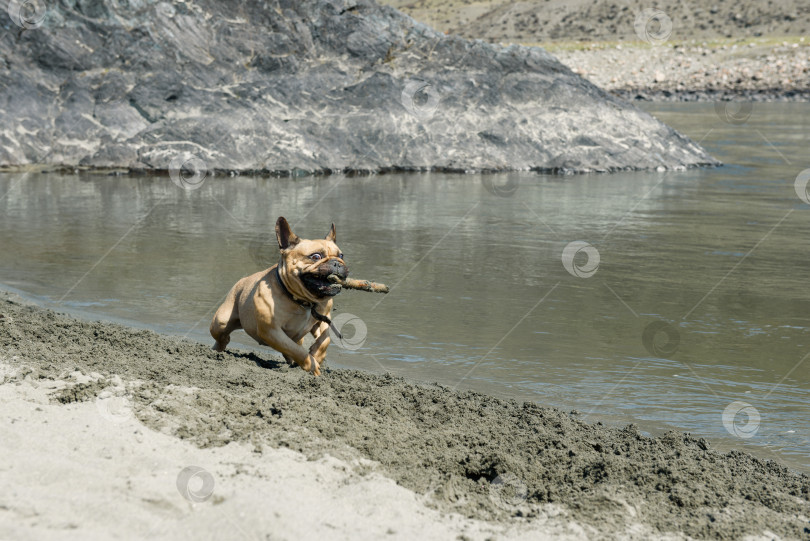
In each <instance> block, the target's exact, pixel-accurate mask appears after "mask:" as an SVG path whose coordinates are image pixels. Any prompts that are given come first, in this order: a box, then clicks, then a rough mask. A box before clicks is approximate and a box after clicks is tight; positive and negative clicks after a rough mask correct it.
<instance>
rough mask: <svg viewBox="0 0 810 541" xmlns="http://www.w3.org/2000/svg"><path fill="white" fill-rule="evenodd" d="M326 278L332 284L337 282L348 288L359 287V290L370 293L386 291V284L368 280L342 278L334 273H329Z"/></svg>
mask: <svg viewBox="0 0 810 541" xmlns="http://www.w3.org/2000/svg"><path fill="white" fill-rule="evenodd" d="M328 280H329V281H330V282H332V283H333V284H338V285H339V286H341V287H345V288H348V289H359V290H361V291H371V292H372V293H388V286H387V285H385V284H378V283H376V282H369V281H368V280H355V279H354V278H346V279H345V280H342V279H341V278H340V276H338V275H336V274H330V275H329V278H328Z"/></svg>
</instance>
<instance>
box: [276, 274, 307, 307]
mask: <svg viewBox="0 0 810 541" xmlns="http://www.w3.org/2000/svg"><path fill="white" fill-rule="evenodd" d="M276 280H278V285H279V286H281V291H283V292H284V294H285V295H287V297H289V298H290V300H292V301H293V302H294V303H295V304H297V305H298V306H301V307H302V308H314V307H315V303H314V302H310V301H305V300H303V299H298V298H296V297H295V296H294V295H293V294H292V293H290V290H289V289H287V286H285V285H284V281H283V280H282V279H281V274H279V272H278V265H276Z"/></svg>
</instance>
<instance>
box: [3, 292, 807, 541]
mask: <svg viewBox="0 0 810 541" xmlns="http://www.w3.org/2000/svg"><path fill="white" fill-rule="evenodd" d="M0 314H3V315H4V317H3V318H0V326H2V327H3V330H4V331H5V332H4V333H3V335H2V337H1V338H0V346H2V349H0V354H1V355H2V358H3V359H4V363H7V364H10V365H13V366H15V367H16V368H17V369H18V370H19V369H22V370H24V371H25V374H27V375H23V376H22V377H19V374H20V373H18V377H16V378H9V377H5V378H4V380H3V385H0V387H7V386H8V385H18V384H19V383H20V382H21V381H22V380H25V381H29V382H33V383H35V384H39V385H44V384H48V383H49V382H54V381H57V380H59V381H62V380H71V377H72V378H73V379H72V381H73V382H74V383H73V384H72V385H68V386H67V387H66V388H64V389H61V390H59V391H57V392H56V393H55V394H53V395H52V398H51V400H52V402H53V401H54V400H56V401H57V402H60V403H62V404H67V405H68V406H69V407H79V406H80V405H81V404H83V403H85V402H88V401H96V402H98V400H99V397H100V396H103V395H104V394H105V393H109V392H110V390H111V389H112V390H113V391H115V392H116V393H118V395H119V396H120V397H123V398H124V399H125V400H126V401H127V403H128V404H129V405H130V409H131V413H132V416H133V417H134V419H136V420H137V422H139V423H141V424H142V425H144V427H145V428H144V429H148V430H153V431H155V432H158V433H162V434H163V435H165V436H167V437H169V438H170V439H172V440H182V441H183V442H184V443H188V444H192V445H193V446H194V447H197V448H200V449H222V448H223V447H227V446H229V445H232V444H238V445H248V446H251V447H252V448H253V449H254V453H256V454H258V455H259V456H262V455H263V453H268V454H272V453H274V452H276V451H277V450H278V449H279V448H287V449H288V450H292V451H294V452H297V453H301V454H303V455H305V456H307V457H308V458H309V459H310V460H313V459H314V460H320V459H322V458H323V457H324V456H332V457H336V458H337V459H339V460H344V461H349V462H351V461H357V460H360V461H371V463H373V464H374V465H375V466H374V468H373V469H374V471H376V472H378V473H380V474H382V475H383V476H385V477H388V478H390V479H393V480H394V481H395V482H396V483H397V484H398V485H400V486H401V487H403V488H404V489H407V490H410V491H413V492H414V493H416V494H418V495H423V496H422V497H424V498H425V502H426V504H427V505H428V507H430V508H433V509H435V510H438V511H439V512H440V513H454V514H458V515H461V516H466V517H467V518H474V519H476V520H483V521H485V522H486V523H487V524H490V525H493V527H495V526H497V527H498V528H501V529H502V528H506V527H512V526H515V525H516V524H518V523H520V524H521V525H522V526H521V528H524V527H528V528H530V529H531V528H534V529H535V530H532V531H541V530H542V528H544V527H548V526H549V517H550V515H549V513H552V511H551V507H550V506H553V507H554V509H557V511H554V512H559V509H562V510H563V511H564V512H563V516H564V518H565V521H567V522H570V523H571V524H576V525H581V528H584V530H582V533H585V532H586V531H591V532H596V531H598V532H600V534H602V535H604V536H605V537H607V538H611V537H618V536H623V535H624V536H626V535H627V534H628V532H636V533H638V534H639V536H637V538H649V537H650V536H651V535H653V536H665V535H667V534H669V533H672V532H677V533H678V534H685V535H689V536H694V537H715V538H721V539H722V538H732V537H733V538H737V537H740V536H742V535H754V536H758V535H767V534H766V533H765V532H772V533H775V534H777V535H782V536H787V537H795V538H799V537H802V536H805V535H806V533H807V531H808V530H807V528H810V519H808V518H807V516H806V515H807V509H808V508H809V507H810V477H808V476H807V475H803V474H798V473H796V472H793V471H790V470H789V469H788V468H786V467H784V466H781V465H779V464H777V463H775V462H772V461H763V460H760V459H757V458H754V457H752V456H750V455H747V454H745V453H742V452H739V451H731V452H730V453H727V454H721V453H718V452H717V451H715V450H713V449H712V448H711V446H710V444H709V443H708V442H707V441H705V440H703V439H697V438H693V437H691V436H689V435H686V434H680V433H676V432H670V433H667V434H666V435H664V436H663V437H660V438H654V437H652V438H651V437H646V436H643V435H641V434H640V433H639V432H638V429H637V428H636V427H634V426H632V425H630V426H627V427H624V428H610V427H605V426H603V425H601V423H597V424H595V425H589V424H587V423H584V422H583V421H581V420H579V419H578V418H577V416H576V414H574V413H565V412H563V411H560V410H556V409H553V408H546V407H541V406H538V405H536V404H530V403H522V404H521V403H517V402H515V401H509V400H500V399H496V398H493V397H490V396H487V395H483V394H480V393H475V392H469V391H467V392H456V391H452V390H450V389H449V388H447V387H442V386H439V385H435V384H432V385H431V384H421V383H415V382H411V381H407V380H404V379H402V378H398V377H392V376H390V375H384V376H377V375H372V374H369V373H362V372H357V371H351V370H329V371H327V372H326V373H325V374H324V375H323V376H322V377H320V378H312V377H311V376H309V375H307V374H305V373H303V372H302V371H300V370H295V369H290V368H287V367H286V365H285V363H283V362H281V361H279V360H278V359H277V358H276V357H277V356H276V355H275V354H274V352H272V351H270V350H269V349H268V350H267V351H266V352H264V353H261V354H256V353H247V352H240V351H238V350H237V351H226V352H225V353H215V352H213V351H211V350H210V349H209V348H208V347H207V346H204V345H201V344H196V343H191V342H189V341H184V340H180V339H177V338H172V337H167V336H163V335H158V334H156V333H154V332H151V331H146V330H138V329H133V328H129V327H124V326H121V325H117V324H112V323H101V322H92V321H85V320H80V319H76V318H74V317H71V316H66V315H61V314H58V313H55V312H53V311H51V310H48V309H44V308H40V307H37V306H35V305H33V304H31V303H29V302H25V301H23V300H22V299H20V298H18V297H15V296H14V295H13V294H8V293H0ZM77 372H78V373H81V374H82V376H76V373H77ZM71 374H73V376H71ZM77 378H78V379H77ZM82 378H85V379H84V380H82ZM87 378H90V379H89V380H88V379H87ZM81 381H84V383H82V382H81ZM116 382H117V383H116ZM68 406H63V405H60V406H54V407H68ZM363 463H366V462H363ZM424 495H429V496H424ZM552 514H553V513H552ZM0 516H2V515H0ZM552 522H554V521H552ZM555 524H556V523H555ZM557 526H559V524H556V526H555V528H556V527H557ZM578 527H579V526H578ZM642 531H643V532H644V533H643V534H641V532H642ZM513 533H514V532H513ZM546 533H548V532H546ZM507 537H511V534H510V535H507ZM630 538H634V536H633V535H630ZM675 538H678V537H675Z"/></svg>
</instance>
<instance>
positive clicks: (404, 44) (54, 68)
mask: <svg viewBox="0 0 810 541" xmlns="http://www.w3.org/2000/svg"><path fill="white" fill-rule="evenodd" d="M0 7H1V8H2V12H0V13H8V15H9V16H8V17H2V23H0V24H2V27H3V33H2V36H0V166H3V167H18V166H22V167H35V166H37V167H38V166H46V167H59V166H64V167H71V168H72V167H76V166H86V167H105V168H107V167H109V168H125V169H130V170H167V169H169V170H171V169H180V170H183V171H187V170H190V174H191V176H192V178H193V177H194V176H196V174H197V172H199V171H200V170H203V171H211V170H218V171H239V172H264V173H283V174H288V173H293V174H298V173H303V172H312V171H326V170H336V169H340V170H374V171H386V170H424V169H437V170H464V171H467V170H477V171H480V170H501V169H536V170H544V171H566V172H567V171H611V170H617V169H660V168H678V167H684V166H692V165H699V164H713V163H715V161H714V160H713V159H712V158H711V157H710V156H708V155H707V154H706V152H705V151H704V150H703V149H701V148H700V147H699V146H698V145H696V144H695V143H693V142H692V141H690V140H688V139H687V138H685V137H683V136H681V135H680V134H678V133H676V132H675V131H674V130H672V129H670V128H669V127H667V126H665V125H663V124H661V123H660V122H658V121H657V120H655V119H653V118H652V117H651V116H649V115H647V114H646V113H643V112H641V111H639V110H637V109H635V108H634V107H632V106H630V105H628V104H627V103H625V102H623V101H621V100H619V99H617V98H614V97H611V96H609V95H608V94H606V93H605V92H603V91H602V90H600V89H599V88H597V87H596V86H594V85H593V84H591V83H590V82H588V81H586V80H585V79H583V78H581V77H580V76H579V75H577V74H575V73H573V72H572V71H571V70H570V69H568V68H567V67H565V66H564V65H562V64H560V63H559V62H558V61H557V60H556V59H555V58H554V57H553V56H551V55H549V54H547V53H546V52H544V51H543V50H542V49H538V48H525V47H518V46H511V47H502V46H496V45H489V44H485V43H483V42H480V41H478V42H476V41H468V40H465V39H463V38H460V37H456V36H446V35H444V34H442V33H437V32H435V31H434V30H432V29H431V28H429V27H428V26H426V25H423V24H419V23H416V22H415V21H413V20H412V19H411V18H409V17H407V16H404V15H402V14H401V13H399V12H397V11H395V10H394V9H393V8H390V7H381V6H379V5H377V4H376V3H374V2H372V1H370V0H357V1H354V0H303V1H299V0H269V1H267V2H238V1H235V0H195V1H174V2H172V1H161V2H158V1H155V0H129V1H126V0H111V1H108V2H102V1H99V0H64V1H61V2H49V3H40V2H37V1H35V2H29V3H27V4H24V5H23V4H22V3H21V2H20V1H19V0H11V1H9V0H0Z"/></svg>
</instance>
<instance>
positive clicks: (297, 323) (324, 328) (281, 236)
mask: <svg viewBox="0 0 810 541" xmlns="http://www.w3.org/2000/svg"><path fill="white" fill-rule="evenodd" d="M335 237H336V235H335V224H332V228H331V229H330V230H329V233H328V234H327V235H326V237H325V238H324V239H322V240H321V239H317V240H309V239H302V238H300V237H299V236H298V235H296V234H295V233H293V231H292V229H291V228H290V224H289V223H287V220H286V219H284V217H283V216H282V217H280V218H279V219H278V221H276V239H277V240H278V247H279V250H280V251H281V259H280V260H279V263H278V264H277V265H273V266H272V267H270V268H269V269H266V270H263V271H261V272H257V273H256V274H252V275H250V276H247V277H245V278H242V279H241V280H239V281H238V282H236V285H234V286H233V287H232V288H231V290H230V291H229V292H228V296H227V297H226V298H225V302H223V303H222V305H221V306H220V307H219V308H218V309H217V311H216V314H214V319H213V321H212V322H211V329H210V330H211V336H213V337H214V340H216V343H215V344H214V347H213V349H214V350H215V351H224V350H225V347H226V346H227V345H228V342H230V334H231V333H232V332H233V331H234V330H236V329H244V330H245V332H246V333H247V334H248V335H249V336H250V337H252V338H253V339H254V340H256V341H257V342H259V343H260V344H263V345H266V346H270V347H271V348H273V349H275V350H276V351H278V352H280V353H281V354H282V355H283V356H284V358H285V359H286V360H287V362H289V363H290V364H292V363H293V362H294V363H296V364H298V366H300V367H301V368H303V369H304V370H306V371H307V372H311V373H312V374H313V375H316V376H318V375H320V373H321V370H320V367H321V365H322V364H323V363H324V361H325V360H326V348H327V347H329V342H330V338H329V328H330V326H332V323H331V320H330V315H331V312H332V298H333V297H334V296H335V295H337V294H338V293H340V291H341V287H340V285H338V284H336V283H334V282H333V281H330V280H329V276H331V275H335V276H337V277H338V278H340V279H341V280H345V279H346V278H347V277H348V275H349V268H348V267H347V266H346V263H345V262H344V261H343V252H341V251H340V248H338V245H337V244H335ZM333 330H335V332H337V329H334V327H333ZM307 333H311V334H312V336H313V337H314V338H315V342H314V343H313V344H312V345H311V346H310V347H309V350H307V349H306V348H304V346H303V341H304V337H305V336H306V334H307ZM338 336H340V334H339V333H338Z"/></svg>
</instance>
